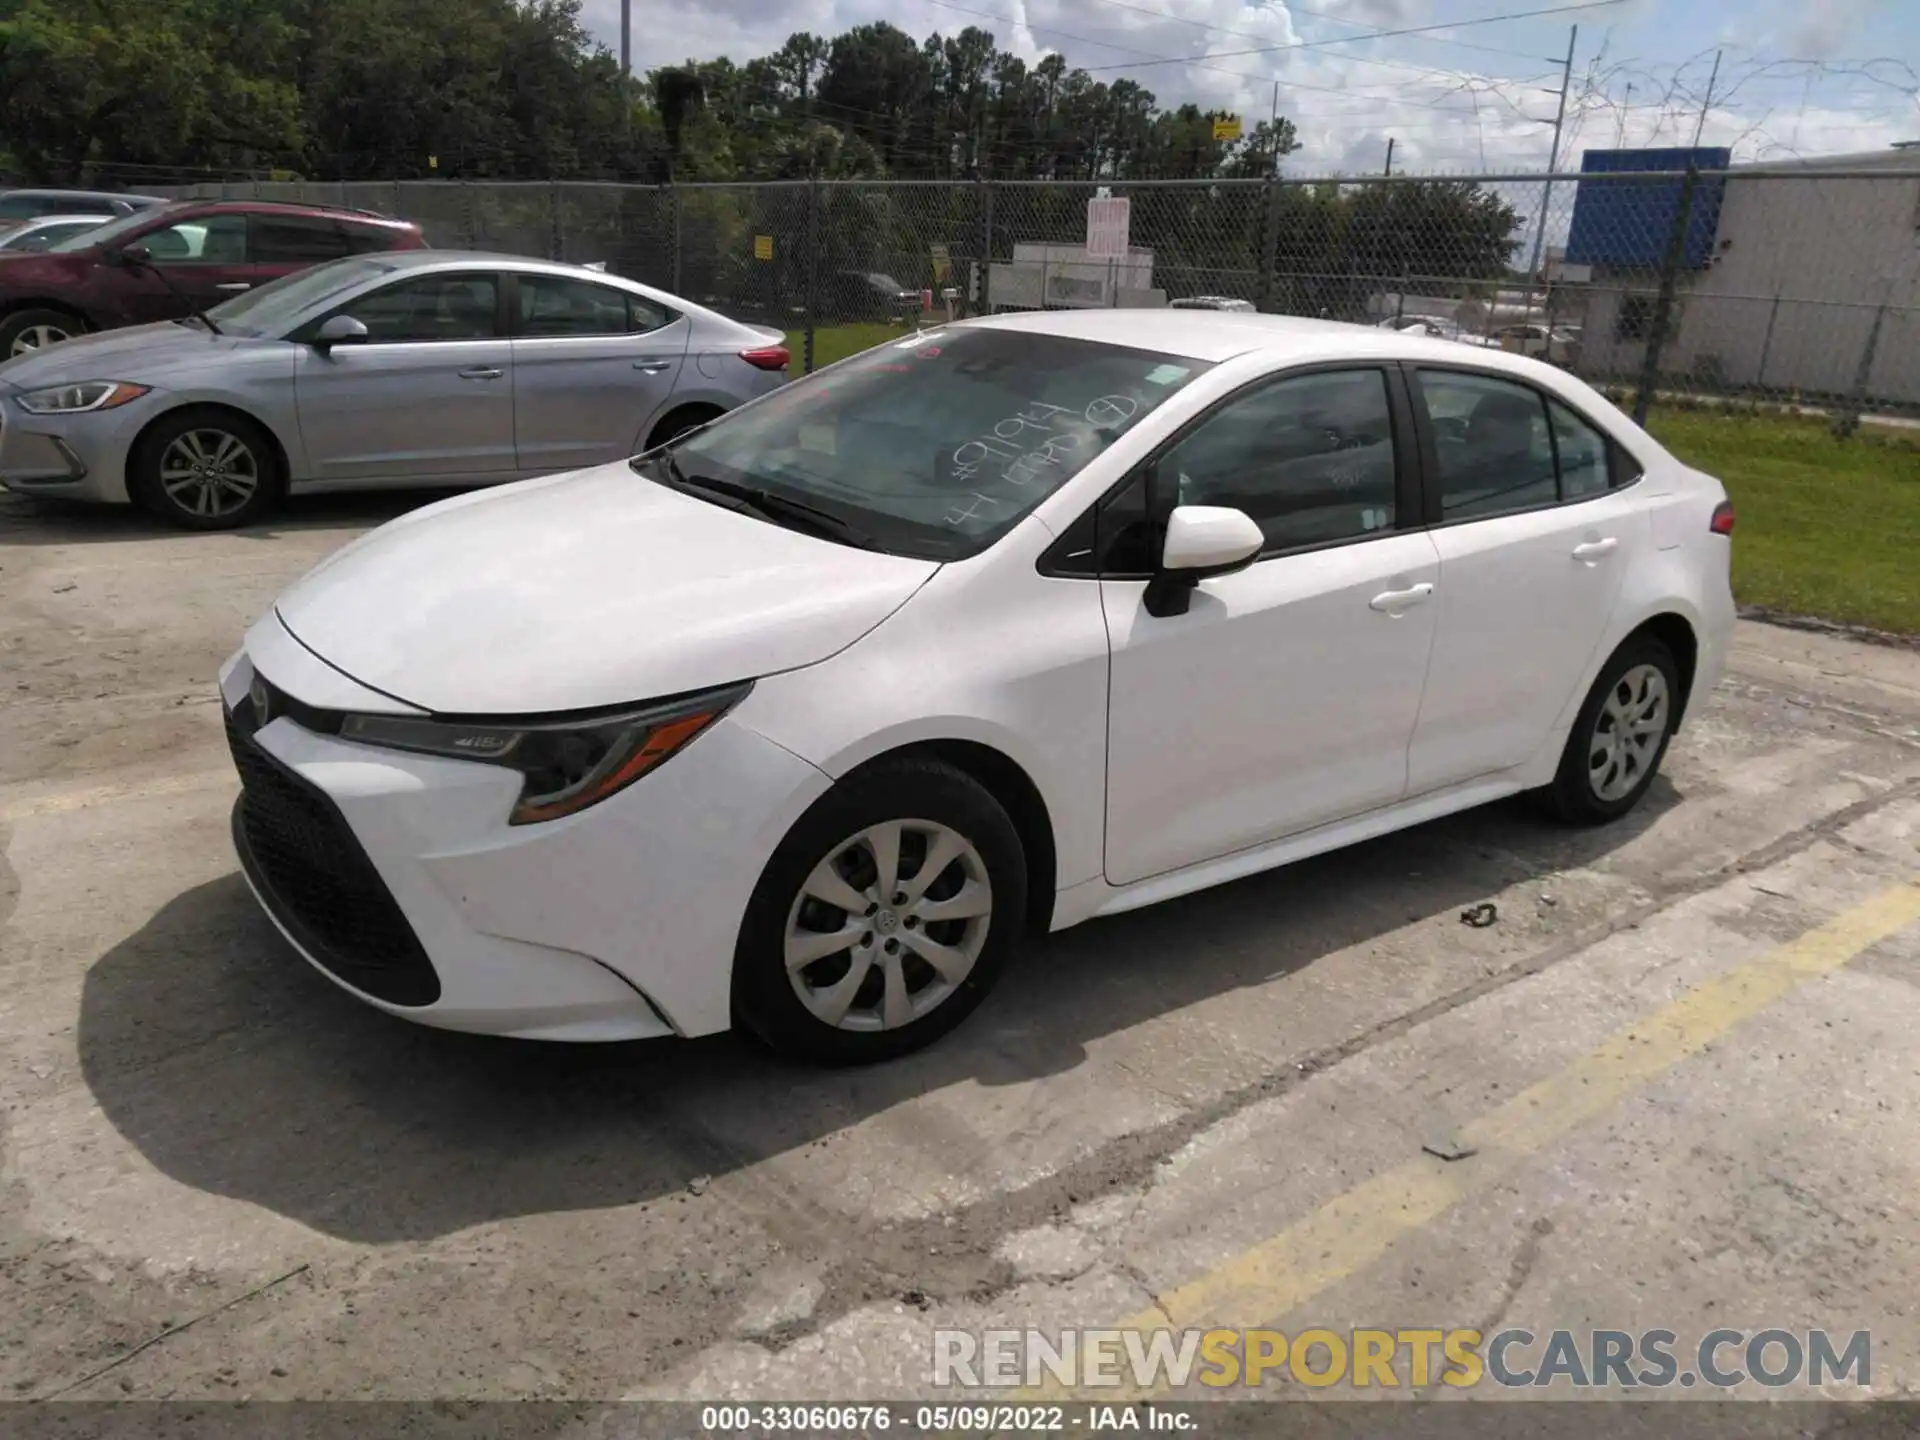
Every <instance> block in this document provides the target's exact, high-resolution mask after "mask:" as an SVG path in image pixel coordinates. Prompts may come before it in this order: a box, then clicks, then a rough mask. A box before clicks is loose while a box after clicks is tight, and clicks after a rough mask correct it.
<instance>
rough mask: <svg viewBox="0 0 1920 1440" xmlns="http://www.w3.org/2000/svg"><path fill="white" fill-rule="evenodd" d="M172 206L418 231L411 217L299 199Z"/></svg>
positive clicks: (212, 201)
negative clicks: (319, 218)
mask: <svg viewBox="0 0 1920 1440" xmlns="http://www.w3.org/2000/svg"><path fill="white" fill-rule="evenodd" d="M170 203H171V205H172V208H174V209H176V210H183V209H188V208H191V209H193V210H194V211H196V212H201V213H205V214H209V215H322V216H325V217H326V218H328V219H330V220H351V221H353V222H354V223H355V224H359V225H385V226H390V227H393V228H396V229H403V230H418V229H419V228H420V227H419V225H418V224H416V223H415V222H414V221H412V220H400V219H397V218H395V217H394V216H392V215H382V214H381V213H380V212H379V211H377V210H355V209H353V208H352V207H351V206H347V205H309V204H307V203H305V202H304V201H300V200H245V199H239V198H228V199H218V198H212V197H209V198H204V199H198V200H195V199H185V200H177V201H173V202H170Z"/></svg>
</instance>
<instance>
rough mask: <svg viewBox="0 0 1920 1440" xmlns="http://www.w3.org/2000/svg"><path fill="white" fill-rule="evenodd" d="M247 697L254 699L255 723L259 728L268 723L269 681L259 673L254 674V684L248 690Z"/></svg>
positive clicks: (255, 726) (256, 727)
mask: <svg viewBox="0 0 1920 1440" xmlns="http://www.w3.org/2000/svg"><path fill="white" fill-rule="evenodd" d="M247 698H248V699H250V700H252V701H253V724H254V728H255V729H256V730H257V729H259V728H260V727H261V726H262V725H264V724H266V723H267V708H268V704H269V701H268V697H267V682H266V681H265V680H262V679H261V678H260V677H259V676H258V675H256V676H254V677H253V684H252V686H251V687H250V688H249V689H248V691H247Z"/></svg>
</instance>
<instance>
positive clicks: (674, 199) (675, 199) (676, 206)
mask: <svg viewBox="0 0 1920 1440" xmlns="http://www.w3.org/2000/svg"><path fill="white" fill-rule="evenodd" d="M667 199H668V200H669V201H670V202H671V203H672V205H673V284H672V285H670V286H668V287H667V288H668V289H670V290H672V291H673V293H674V294H676V295H678V294H679V293H680V187H679V186H678V185H675V184H673V183H672V182H671V181H669V182H668V184H667Z"/></svg>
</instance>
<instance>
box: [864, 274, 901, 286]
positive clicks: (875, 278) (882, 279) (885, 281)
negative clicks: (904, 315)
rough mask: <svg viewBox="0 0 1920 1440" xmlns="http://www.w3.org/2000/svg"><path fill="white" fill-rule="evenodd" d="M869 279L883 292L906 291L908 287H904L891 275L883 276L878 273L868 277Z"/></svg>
mask: <svg viewBox="0 0 1920 1440" xmlns="http://www.w3.org/2000/svg"><path fill="white" fill-rule="evenodd" d="M867 279H869V280H871V281H872V282H873V284H874V285H875V287H876V288H878V289H881V290H904V289H906V286H904V285H902V284H901V283H900V282H899V281H898V280H896V279H894V278H893V277H892V276H891V275H882V274H880V273H879V272H877V271H876V272H875V273H874V274H872V275H869V276H867Z"/></svg>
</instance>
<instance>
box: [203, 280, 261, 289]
mask: <svg viewBox="0 0 1920 1440" xmlns="http://www.w3.org/2000/svg"><path fill="white" fill-rule="evenodd" d="M213 288H214V289H216V290H251V289H252V288H253V286H252V285H250V284H249V283H248V282H247V281H245V280H229V281H228V282H227V283H226V284H224V285H216V286H214V287H213Z"/></svg>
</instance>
